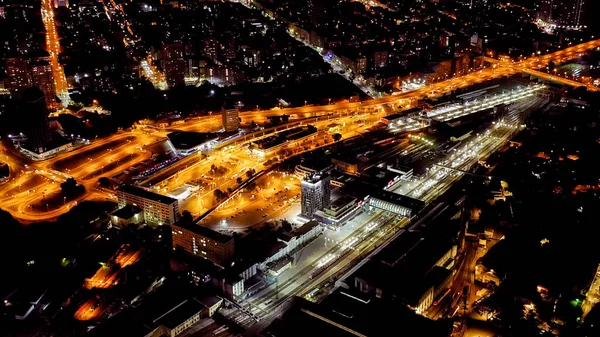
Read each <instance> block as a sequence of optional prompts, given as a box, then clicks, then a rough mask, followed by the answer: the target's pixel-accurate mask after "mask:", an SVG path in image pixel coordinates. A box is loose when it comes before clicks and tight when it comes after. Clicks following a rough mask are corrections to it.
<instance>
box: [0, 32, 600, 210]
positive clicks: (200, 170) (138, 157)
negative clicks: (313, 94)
mask: <svg viewBox="0 0 600 337" xmlns="http://www.w3.org/2000/svg"><path fill="white" fill-rule="evenodd" d="M598 45H600V40H596V41H591V42H588V43H585V44H582V45H578V46H574V47H570V48H569V49H567V50H565V51H559V52H555V53H553V54H550V56H538V57H535V58H531V59H526V60H524V61H521V62H524V63H523V64H524V65H529V64H536V62H538V63H540V64H542V63H543V62H550V61H551V60H555V59H556V60H559V59H561V60H563V59H566V58H571V57H577V55H578V54H577V53H581V52H583V51H585V50H589V49H593V48H597V47H598ZM56 46H58V45H56ZM515 72H517V70H515V67H514V66H510V67H509V66H504V65H502V64H497V65H496V67H495V68H485V69H481V70H478V71H476V72H473V73H469V74H467V75H464V76H458V77H455V78H451V79H449V80H445V81H441V82H437V83H432V84H429V85H427V86H424V87H422V88H419V89H416V90H413V91H410V92H405V93H401V94H398V95H392V96H386V97H382V98H377V99H370V100H366V101H362V102H338V103H335V104H329V105H323V106H303V107H296V108H286V109H271V110H266V111H249V112H244V113H241V114H240V116H241V118H242V120H243V122H244V123H250V121H253V120H254V121H259V122H260V121H266V120H267V118H268V117H269V116H275V115H283V114H286V115H288V116H290V121H299V120H301V119H303V118H310V117H315V116H323V115H329V116H330V117H328V118H330V119H329V123H334V122H336V123H338V122H340V124H344V121H345V124H346V125H353V124H351V123H352V122H351V118H352V117H344V114H347V113H350V114H352V113H358V114H363V115H372V117H374V116H377V115H378V116H381V115H382V114H383V113H384V111H385V109H384V108H385V107H386V106H390V105H391V106H392V107H393V108H394V109H401V110H402V109H406V108H408V107H412V106H414V105H415V104H416V103H417V102H418V101H419V100H420V99H423V98H429V97H436V96H439V95H443V94H445V93H448V92H451V91H454V90H456V89H459V88H467V87H469V86H472V85H473V84H476V83H480V82H482V81H486V80H490V79H494V78H499V77H504V76H510V75H513V74H515ZM336 114H338V116H336ZM220 118H221V117H220V114H213V115H212V116H207V117H201V118H194V119H191V120H189V121H188V122H187V123H184V124H182V125H177V126H175V127H172V128H171V129H169V130H176V129H182V130H194V131H205V132H206V131H216V130H215V129H218V128H219V120H220ZM368 123H373V119H371V117H369V118H368ZM368 123H367V124H364V125H363V126H359V125H357V126H356V127H352V126H351V127H345V128H344V130H342V131H341V132H340V133H341V134H342V135H343V137H344V138H347V137H350V136H356V135H359V134H360V133H361V132H364V130H365V129H366V128H367V127H368V126H369V124H368ZM325 126H326V124H325V122H323V123H321V124H319V125H318V127H319V129H320V130H323V129H324V127H325ZM361 130H362V131H361ZM166 134H167V131H166V130H164V131H163V130H160V129H155V130H150V131H148V130H145V129H141V130H140V129H137V130H134V131H133V132H120V133H118V134H116V135H112V136H110V137H106V138H103V139H99V140H95V141H93V142H92V144H91V145H89V146H87V147H84V148H82V149H78V150H75V151H72V152H70V153H67V154H64V155H60V156H59V157H57V158H54V159H50V160H47V161H44V162H36V163H33V162H30V161H29V160H26V159H23V158H22V157H20V156H19V155H16V154H14V153H11V152H10V151H6V150H5V151H4V156H5V157H11V158H5V159H6V160H5V161H7V162H8V163H9V166H10V168H11V177H10V180H9V181H8V182H7V183H5V184H4V185H2V186H0V206H1V207H2V208H4V209H6V210H7V211H9V212H10V213H11V214H12V215H13V216H15V217H16V218H18V219H21V220H25V221H32V220H44V219H48V220H50V219H53V218H55V217H56V216H58V215H60V214H62V213H64V212H66V211H68V210H69V208H70V207H72V206H73V205H74V204H75V203H76V202H78V201H81V200H85V199H102V200H105V199H106V198H111V197H114V196H112V195H111V194H110V192H107V191H103V190H99V189H97V188H96V186H95V181H96V180H97V178H98V177H100V176H108V177H110V176H111V175H113V174H115V173H117V172H122V171H124V169H126V168H128V167H129V166H131V165H133V164H135V163H138V162H139V161H142V160H144V159H146V158H148V157H149V156H150V155H151V154H150V153H149V152H148V151H147V150H145V149H144V145H145V144H150V143H152V142H153V141H155V140H158V139H159V138H161V137H164V135H166ZM128 137H133V138H131V140H130V142H129V144H128V145H126V146H120V147H118V148H117V149H112V148H111V146H110V145H109V144H111V143H110V142H111V141H112V140H116V139H121V140H123V139H127V138H128ZM251 137H253V136H250V138H251ZM246 138H248V137H246ZM315 143H316V142H315ZM305 145H306V144H297V146H295V147H292V151H291V154H292V155H293V154H297V153H300V152H302V151H305V150H303V148H304V147H305ZM315 147H318V146H315V145H313V144H310V146H309V147H307V148H306V150H309V149H310V148H313V149H314V148H315ZM93 149H101V150H104V152H103V153H98V152H94V155H93V156H86V153H87V151H88V150H93ZM235 149H236V147H235V146H234V147H231V146H226V147H224V148H223V149H218V150H215V151H213V153H212V154H211V157H213V158H217V159H220V160H219V162H220V163H223V162H225V161H226V160H229V157H231V158H232V162H236V161H239V165H240V167H257V168H259V169H262V168H267V166H264V165H262V164H263V163H264V162H265V161H266V159H275V160H277V158H276V156H275V157H269V158H260V157H258V156H256V155H254V154H248V153H245V152H244V150H243V149H242V148H241V147H237V149H238V150H240V149H242V151H234V150H235ZM100 152H102V151H100ZM234 152H235V153H234ZM279 155H280V158H279V160H282V159H283V157H281V155H283V156H286V153H285V152H284V153H281V154H279ZM287 155H290V154H289V153H288V154H287ZM65 158H73V159H74V160H75V161H76V162H77V163H78V164H77V165H75V166H68V167H56V166H55V163H60V162H61V161H62V160H64V159H65ZM87 158H89V159H88V162H85V160H86V159H87ZM223 159H226V160H223ZM207 163H208V161H207V162H206V163H202V161H199V162H198V163H197V166H195V167H196V169H190V170H189V171H190V172H191V173H189V174H188V173H186V172H183V171H182V172H179V173H178V174H176V175H174V176H173V177H172V178H171V182H169V184H170V185H169V186H167V189H166V190H163V191H162V192H163V193H166V192H168V191H170V190H173V189H175V188H176V187H178V186H180V185H181V184H183V183H184V182H186V181H189V180H193V179H197V178H198V175H201V174H204V173H205V172H206V169H205V168H206V165H204V164H207ZM84 164H85V165H84ZM191 166H194V165H191ZM233 166H235V167H237V166H238V164H236V165H233ZM233 166H232V167H231V170H232V171H231V172H233V169H234V167H233ZM237 169H238V171H239V168H237ZM35 170H38V172H37V173H36V172H35ZM51 170H55V171H60V172H61V173H60V174H58V173H57V172H53V171H51ZM48 172H52V174H49V173H48ZM186 174H188V176H185V175H186ZM231 174H233V173H231ZM64 175H67V176H73V177H74V178H76V179H77V180H78V181H79V182H80V183H82V184H83V185H84V186H85V187H86V191H87V192H86V194H84V195H83V196H80V197H79V198H77V199H76V200H71V201H69V202H68V203H67V202H66V200H65V201H64V202H63V205H62V206H60V207H58V206H57V205H56V203H54V205H53V206H54V207H53V209H50V204H51V202H47V201H46V196H55V195H56V192H58V191H59V189H60V187H59V183H60V182H62V181H64V179H65V176H64ZM182 175H184V176H182ZM40 179H41V180H40ZM173 180H174V182H173ZM231 185H232V183H231V181H228V182H227V183H226V184H225V182H224V185H219V186H220V187H223V188H227V187H230V186H231ZM215 187H216V186H215ZM32 204H33V205H32ZM44 204H45V206H46V209H45V210H44V209H43V208H44V207H43V206H44ZM34 205H37V209H33V206H34ZM40 206H41V207H40Z"/></svg>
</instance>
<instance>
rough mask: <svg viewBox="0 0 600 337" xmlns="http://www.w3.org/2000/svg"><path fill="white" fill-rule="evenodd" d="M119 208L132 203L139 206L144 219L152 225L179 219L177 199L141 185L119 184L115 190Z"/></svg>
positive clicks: (165, 223)
mask: <svg viewBox="0 0 600 337" xmlns="http://www.w3.org/2000/svg"><path fill="white" fill-rule="evenodd" d="M117 197H118V199H119V208H123V207H125V206H126V205H133V206H137V207H139V208H141V209H142V210H143V214H144V221H146V222H147V223H149V224H153V225H170V224H173V223H175V222H176V221H177V220H179V202H178V201H177V199H173V198H171V197H167V196H164V195H161V194H157V193H154V192H150V191H148V190H145V189H143V188H141V187H135V186H131V185H124V186H121V187H120V188H119V189H118V190H117Z"/></svg>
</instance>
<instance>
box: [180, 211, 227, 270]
mask: <svg viewBox="0 0 600 337" xmlns="http://www.w3.org/2000/svg"><path fill="white" fill-rule="evenodd" d="M171 228H172V232H173V249H176V248H180V249H183V250H184V251H186V252H188V253H189V254H192V255H196V256H200V257H203V258H205V259H207V260H210V261H211V262H213V263H216V264H218V265H222V264H223V262H225V261H227V260H230V259H231V258H232V257H233V254H234V251H235V244H234V240H233V237H231V236H228V235H225V234H221V233H219V232H216V231H213V230H212V229H210V228H206V227H204V226H201V225H198V224H195V223H193V222H192V223H190V222H187V221H185V220H181V221H179V222H177V223H175V224H173V225H172V226H171Z"/></svg>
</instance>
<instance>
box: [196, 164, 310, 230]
mask: <svg viewBox="0 0 600 337" xmlns="http://www.w3.org/2000/svg"><path fill="white" fill-rule="evenodd" d="M194 203H203V201H202V199H201V198H192V200H190V203H189V204H188V205H186V208H187V209H188V210H190V211H194V210H195V208H194ZM299 203H300V181H299V180H298V178H297V177H296V176H294V175H291V174H287V173H285V172H275V171H272V172H269V173H268V174H266V175H263V176H262V177H260V178H259V179H257V180H256V182H255V183H253V184H251V186H250V187H249V188H245V189H243V190H242V191H241V192H239V193H237V194H236V195H235V197H233V198H231V199H229V200H227V201H226V202H225V203H223V204H221V205H220V206H219V207H218V208H217V209H216V210H215V211H214V212H212V213H211V214H210V216H208V217H207V218H205V219H204V220H202V225H204V226H208V227H212V228H214V229H216V230H221V231H229V230H240V229H246V228H249V227H252V226H256V225H260V224H262V223H263V222H265V221H267V220H271V219H278V218H283V217H285V218H287V217H288V216H286V215H288V214H291V215H292V217H293V214H294V213H295V214H296V215H297V214H299V213H300V207H299ZM202 209H204V207H202Z"/></svg>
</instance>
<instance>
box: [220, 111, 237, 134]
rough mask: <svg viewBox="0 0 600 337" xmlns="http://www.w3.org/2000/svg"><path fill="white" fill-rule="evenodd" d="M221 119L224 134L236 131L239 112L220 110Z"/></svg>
mask: <svg viewBox="0 0 600 337" xmlns="http://www.w3.org/2000/svg"><path fill="white" fill-rule="evenodd" d="M221 118H222V119H223V129H224V130H225V132H232V131H236V130H237V129H239V127H240V111H239V110H238V109H225V108H223V109H222V110H221Z"/></svg>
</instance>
